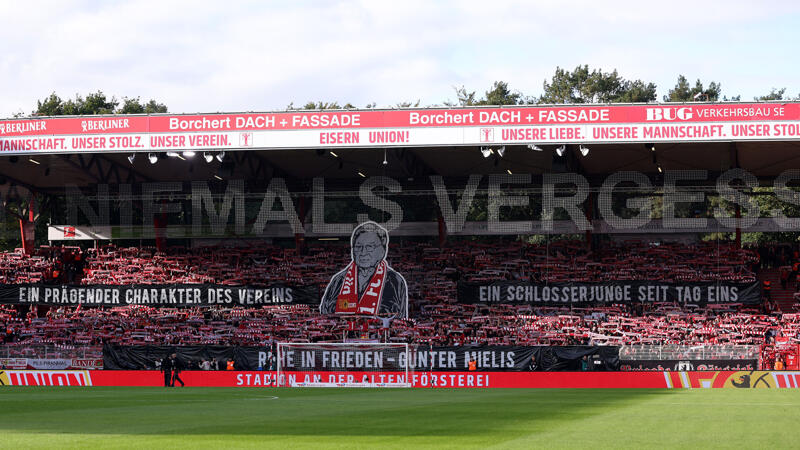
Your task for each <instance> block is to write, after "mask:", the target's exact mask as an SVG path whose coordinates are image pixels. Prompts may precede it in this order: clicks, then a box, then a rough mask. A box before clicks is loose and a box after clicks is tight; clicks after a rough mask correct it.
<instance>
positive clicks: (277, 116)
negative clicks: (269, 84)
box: [0, 103, 800, 154]
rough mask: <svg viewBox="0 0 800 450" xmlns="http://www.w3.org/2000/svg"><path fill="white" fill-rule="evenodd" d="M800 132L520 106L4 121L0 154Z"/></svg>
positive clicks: (694, 107) (671, 114) (651, 110)
mask: <svg viewBox="0 0 800 450" xmlns="http://www.w3.org/2000/svg"><path fill="white" fill-rule="evenodd" d="M792 139H800V103H722V104H707V103H702V104H661V105H659V104H653V105H644V104H640V105H617V106H612V105H596V106H594V105H592V106H519V107H508V108H496V107H495V108H451V109H402V110H349V111H309V112H301V111H286V112H270V113H248V114H201V115H153V116H102V117H63V118H61V117H41V118H32V119H13V120H0V153H7V154H19V153H59V152H98V151H105V152H130V151H152V150H187V149H192V150H202V149H279V148H320V147H325V148H327V147H374V146H381V147H385V146H439V145H492V144H498V145H499V144H513V143H537V144H562V143H625V142H693V141H746V140H792Z"/></svg>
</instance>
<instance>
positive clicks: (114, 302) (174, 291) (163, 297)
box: [0, 284, 319, 308]
mask: <svg viewBox="0 0 800 450" xmlns="http://www.w3.org/2000/svg"><path fill="white" fill-rule="evenodd" d="M318 302H319V290H318V289H317V288H316V287H313V286H288V285H272V286H267V287H252V286H227V285H212V284H136V285H119V286H116V285H106V284H103V285H99V284H98V285H48V284H6V285H0V304H12V305H14V304H22V305H55V306H62V305H63V306H77V305H83V306H110V307H114V306H126V305H141V306H152V307H163V308H181V307H197V306H200V307H202V306H266V305H315V304H317V303H318Z"/></svg>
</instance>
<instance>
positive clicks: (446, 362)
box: [103, 345, 619, 372]
mask: <svg viewBox="0 0 800 450" xmlns="http://www.w3.org/2000/svg"><path fill="white" fill-rule="evenodd" d="M285 351H286V350H285ZM288 351H291V352H292V354H291V356H290V355H288V354H284V355H283V361H282V363H281V367H282V368H283V369H285V370H287V371H295V370H297V371H300V370H302V371H315V372H324V371H342V370H376V371H381V370H383V371H395V370H398V367H405V360H404V358H405V352H403V351H402V349H398V348H397V347H381V346H374V347H363V346H359V347H356V346H352V347H348V346H336V347H334V346H321V345H319V346H316V347H314V348H303V347H294V348H289V349H288ZM173 352H174V353H177V354H178V359H179V361H181V363H182V365H183V367H184V368H198V367H199V365H200V363H201V362H202V361H203V360H206V361H209V360H211V359H212V358H216V359H217V361H218V362H219V368H220V369H225V362H226V361H230V360H232V361H234V363H235V368H236V370H270V369H275V368H276V366H277V355H274V354H273V351H272V349H270V348H269V347H228V346H213V345H206V346H183V347H174V346H149V345H138V346H120V345H105V346H104V347H103V367H104V368H105V369H107V370H144V369H151V370H152V369H156V368H157V367H158V364H159V362H160V361H161V360H162V359H164V358H165V357H166V356H167V355H169V354H171V353H173ZM304 352H306V353H305V354H303V353H304ZM308 352H311V353H308ZM409 353H410V354H411V358H412V359H411V367H412V368H413V370H415V371H417V372H428V371H435V372H442V371H454V372H463V371H467V370H469V363H470V361H475V369H476V370H477V371H481V372H502V371H506V372H511V371H557V370H562V371H566V370H571V371H580V370H619V348H618V347H592V346H565V347H534V346H486V345H483V346H471V345H469V346H459V347H427V346H424V345H421V346H418V347H417V348H416V349H414V348H413V347H412V348H411V349H410V352H409Z"/></svg>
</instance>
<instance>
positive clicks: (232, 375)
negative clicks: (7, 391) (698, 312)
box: [0, 370, 800, 389]
mask: <svg viewBox="0 0 800 450" xmlns="http://www.w3.org/2000/svg"><path fill="white" fill-rule="evenodd" d="M364 375H367V376H368V377H373V378H372V379H371V381H370V382H372V383H375V384H379V383H381V378H380V376H383V377H384V378H383V380H384V381H383V382H389V378H388V377H390V376H394V377H399V376H402V374H399V373H382V374H380V375H377V374H375V373H373V372H341V373H330V372H327V373H319V374H313V373H307V372H288V373H287V374H286V376H287V379H286V380H278V378H277V374H276V373H275V372H267V371H264V372H241V371H212V372H199V371H187V372H183V373H181V378H182V379H183V380H184V381H185V382H186V385H187V386H204V387H251V388H259V387H275V386H276V383H277V382H278V381H282V382H283V384H288V382H289V381H290V380H289V379H288V377H294V381H295V382H302V381H303V380H306V379H308V380H307V382H311V381H312V380H313V377H315V376H318V377H325V378H324V381H325V382H333V383H339V382H340V383H341V384H346V383H347V382H348V380H350V382H359V381H361V380H363V377H364ZM330 377H333V378H330ZM320 379H322V378H320ZM410 380H411V385H412V386H413V387H415V388H476V389H483V388H591V389H598V388H648V389H658V388H732V389H775V388H778V389H796V388H800V372H790V371H782V372H774V371H773V372H770V371H712V372H558V373H549V372H417V373H412V374H411V375H410ZM163 383H164V376H163V375H162V373H161V372H157V371H125V370H113V371H92V372H89V371H79V370H78V371H75V370H73V371H70V370H62V371H35V370H6V371H0V387H3V386H152V387H158V386H163ZM279 384H280V383H279Z"/></svg>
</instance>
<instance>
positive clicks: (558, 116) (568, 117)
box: [539, 109, 610, 123]
mask: <svg viewBox="0 0 800 450" xmlns="http://www.w3.org/2000/svg"><path fill="white" fill-rule="evenodd" d="M609 120H610V119H609V110H608V109H556V110H553V109H540V110H539V122H542V123H553V122H558V123H568V122H572V123H575V122H608V121H609Z"/></svg>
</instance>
